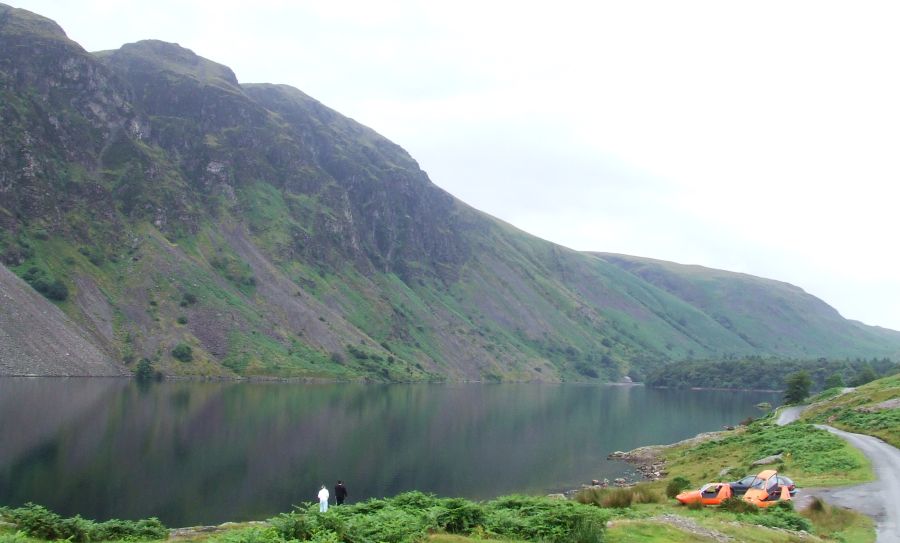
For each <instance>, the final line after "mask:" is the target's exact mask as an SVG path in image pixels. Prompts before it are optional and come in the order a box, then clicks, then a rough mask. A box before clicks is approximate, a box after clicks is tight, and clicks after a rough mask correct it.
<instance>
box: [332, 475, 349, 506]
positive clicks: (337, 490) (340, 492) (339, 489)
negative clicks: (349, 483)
mask: <svg viewBox="0 0 900 543" xmlns="http://www.w3.org/2000/svg"><path fill="white" fill-rule="evenodd" d="M346 497H347V487H345V486H344V481H338V482H337V484H336V485H334V501H335V502H336V503H337V504H338V505H341V504H343V503H344V498H346Z"/></svg>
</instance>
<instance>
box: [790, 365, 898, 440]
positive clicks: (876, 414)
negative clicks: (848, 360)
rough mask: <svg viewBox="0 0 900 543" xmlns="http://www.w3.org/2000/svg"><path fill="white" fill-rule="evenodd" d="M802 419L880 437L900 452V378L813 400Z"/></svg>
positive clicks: (891, 378)
mask: <svg viewBox="0 0 900 543" xmlns="http://www.w3.org/2000/svg"><path fill="white" fill-rule="evenodd" d="M812 402H813V403H812V405H811V406H810V408H809V409H808V410H806V411H805V412H804V413H803V415H802V419H803V420H805V421H809V422H817V423H823V424H830V425H831V426H834V427H836V428H840V429H842V430H846V431H848V432H855V433H858V434H868V435H872V436H875V437H880V438H881V439H883V440H884V441H886V442H888V443H890V444H891V445H893V446H894V447H898V448H900V374H897V375H892V376H890V377H885V378H883V379H878V380H877V381H872V382H871V383H867V384H865V385H862V386H860V387H857V388H855V389H853V390H851V391H850V392H848V393H846V394H839V390H830V391H826V392H824V393H823V394H822V395H820V396H819V397H817V398H812Z"/></svg>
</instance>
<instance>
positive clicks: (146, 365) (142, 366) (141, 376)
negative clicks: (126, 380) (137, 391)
mask: <svg viewBox="0 0 900 543" xmlns="http://www.w3.org/2000/svg"><path fill="white" fill-rule="evenodd" d="M134 378H135V379H137V380H138V381H143V382H147V381H149V380H151V379H153V364H152V363H151V362H150V360H149V359H147V358H142V359H141V361H140V362H138V365H137V368H136V369H135V370H134Z"/></svg>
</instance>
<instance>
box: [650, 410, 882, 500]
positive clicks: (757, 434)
mask: <svg viewBox="0 0 900 543" xmlns="http://www.w3.org/2000/svg"><path fill="white" fill-rule="evenodd" d="M723 435H725V436H726V437H725V438H724V439H721V440H719V441H709V442H706V443H702V444H700V445H697V446H695V447H690V446H679V447H674V448H671V449H668V450H666V451H665V452H664V453H663V454H664V455H665V458H666V459H667V462H668V467H667V469H668V472H669V476H670V477H675V476H683V477H686V478H687V479H689V480H690V481H691V482H692V483H694V486H696V487H697V488H699V486H700V485H701V484H703V483H706V482H713V481H717V480H720V479H722V477H720V476H719V475H718V474H719V472H720V471H721V470H723V469H725V468H731V471H730V472H729V473H728V475H727V476H726V477H727V478H728V479H730V480H735V479H737V478H739V477H742V476H744V475H747V474H753V473H756V472H759V471H761V470H762V469H766V468H773V467H774V468H775V469H778V471H780V472H782V473H784V474H785V475H787V476H789V477H791V478H792V479H793V480H794V482H795V483H796V484H797V485H798V486H800V487H804V486H833V485H845V484H854V483H861V482H865V481H871V480H873V479H874V475H873V473H872V469H871V466H870V464H869V463H868V461H867V460H866V458H865V456H863V454H862V453H860V452H859V451H858V450H856V449H855V448H853V447H852V446H850V445H849V444H848V443H847V442H845V441H844V440H842V439H841V438H839V437H837V436H834V435H832V434H830V433H828V432H826V431H825V430H819V429H816V428H815V427H813V426H811V425H808V424H803V423H794V424H789V425H787V426H776V425H774V423H773V422H771V419H767V420H761V421H757V422H754V423H753V424H751V425H750V426H749V427H748V428H746V429H739V430H735V431H733V432H728V433H727V434H723ZM777 453H784V460H783V461H782V462H780V463H779V464H776V465H774V466H764V467H753V468H751V467H750V463H751V462H753V461H754V460H758V459H760V458H763V457H765V456H770V455H773V454H777Z"/></svg>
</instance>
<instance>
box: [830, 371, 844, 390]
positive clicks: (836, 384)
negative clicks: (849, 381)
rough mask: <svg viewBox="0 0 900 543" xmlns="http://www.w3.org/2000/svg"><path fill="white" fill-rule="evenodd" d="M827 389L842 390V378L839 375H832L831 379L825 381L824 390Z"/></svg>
mask: <svg viewBox="0 0 900 543" xmlns="http://www.w3.org/2000/svg"><path fill="white" fill-rule="evenodd" d="M829 388H844V378H843V377H841V374H840V373H833V374H831V377H829V378H828V379H825V389H826V390H827V389H829Z"/></svg>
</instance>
